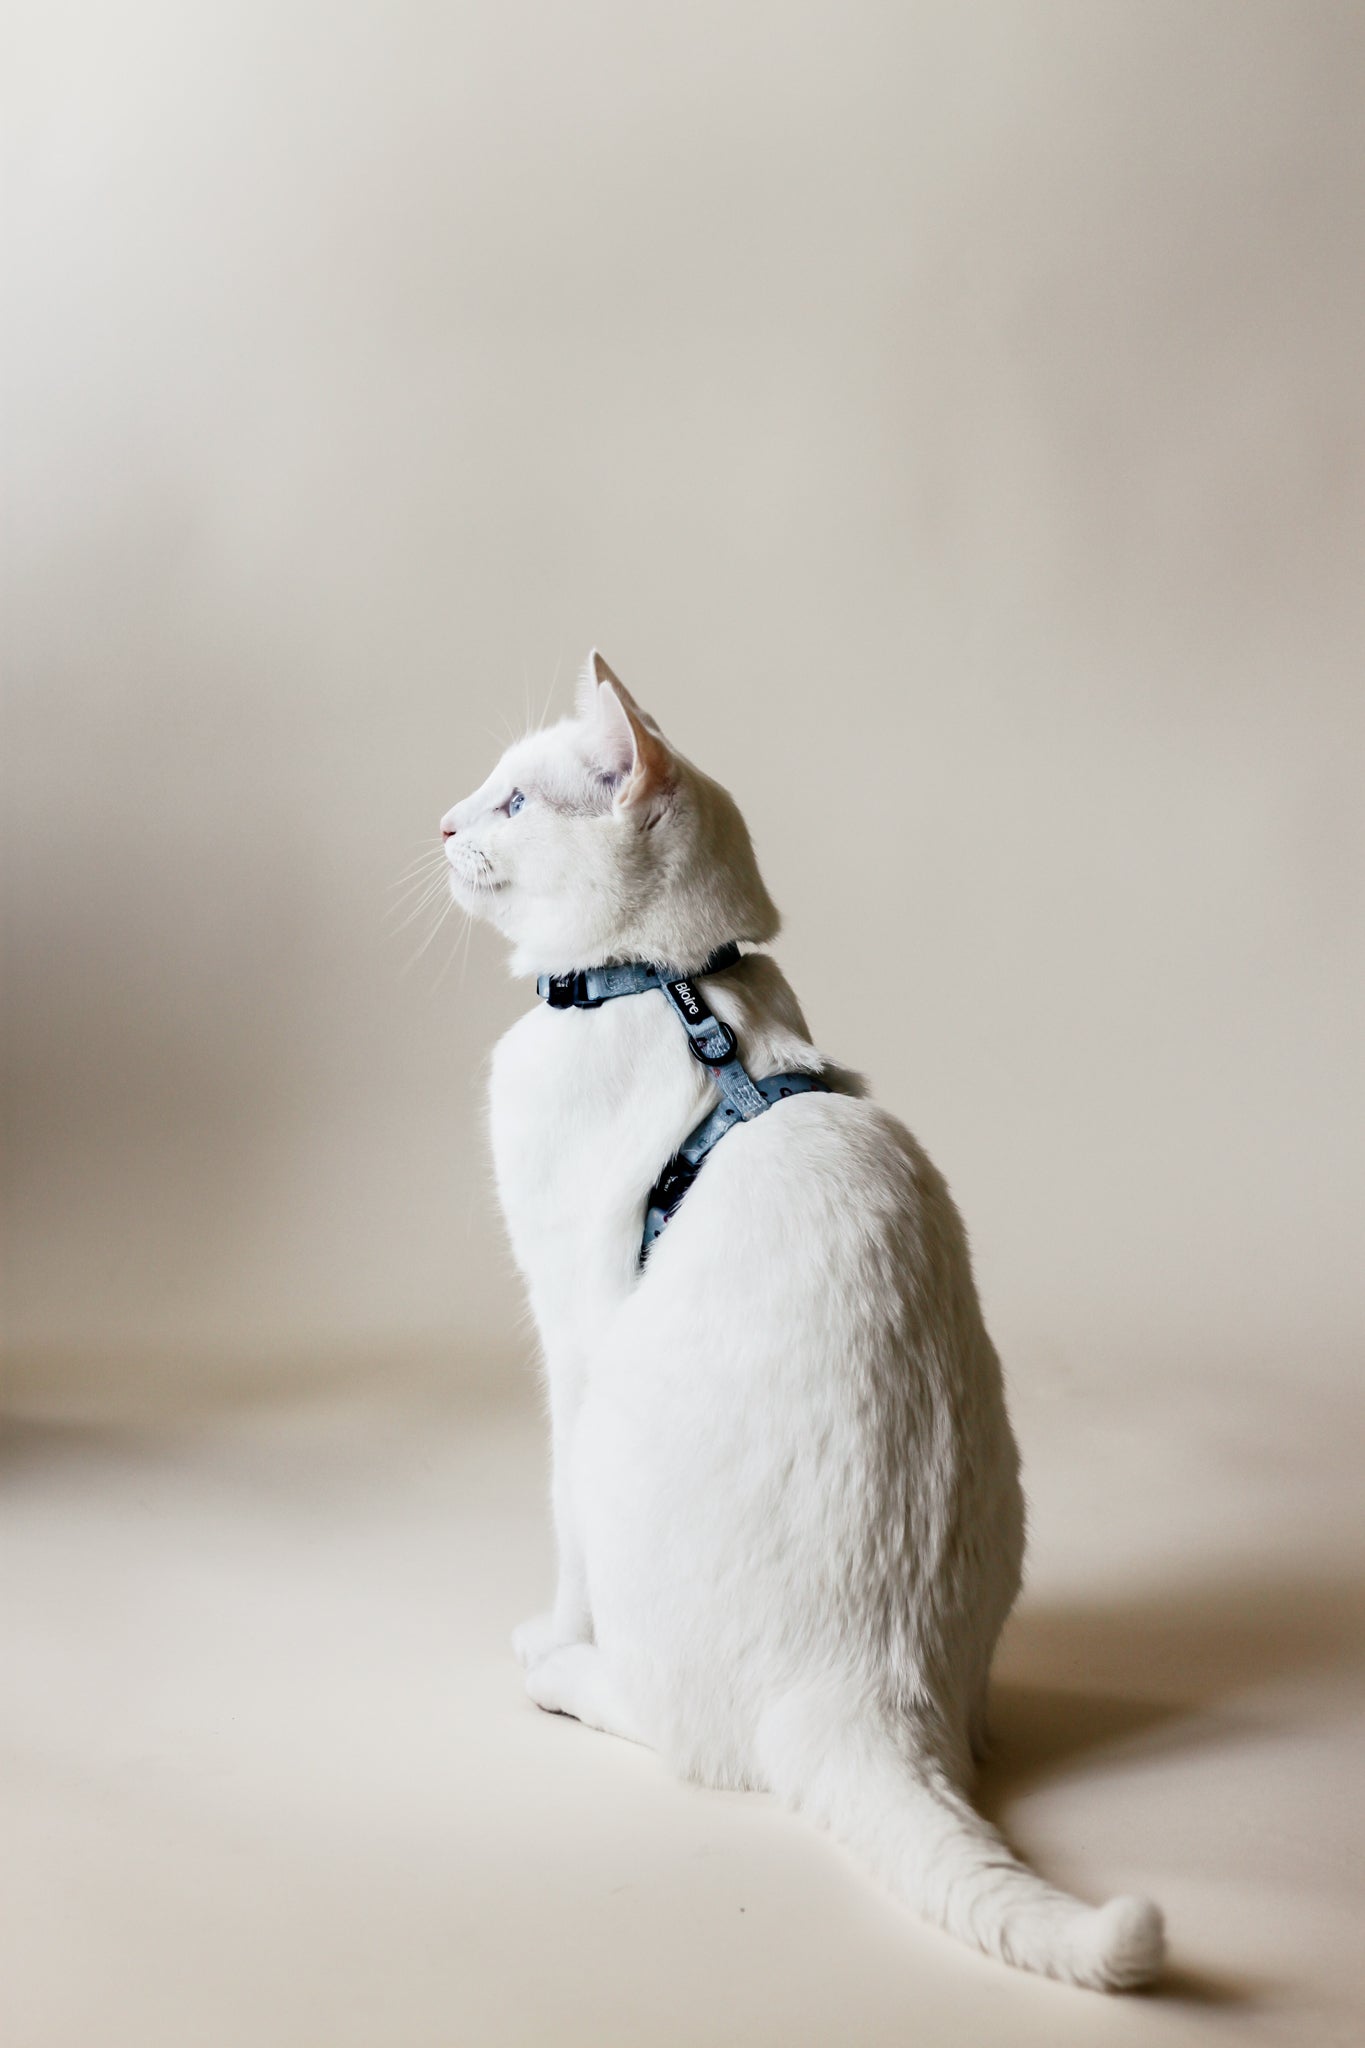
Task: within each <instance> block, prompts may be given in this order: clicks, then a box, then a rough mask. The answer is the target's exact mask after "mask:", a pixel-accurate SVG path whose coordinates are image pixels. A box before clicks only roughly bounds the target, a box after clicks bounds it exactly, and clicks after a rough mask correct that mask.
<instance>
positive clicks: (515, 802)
mask: <svg viewBox="0 0 1365 2048" xmlns="http://www.w3.org/2000/svg"><path fill="white" fill-rule="evenodd" d="M525 801H526V799H525V797H524V796H523V795H522V793H521V791H520V790H519V789H514V790H513V791H512V794H511V795H510V796H509V797H508V799H507V802H506V803H505V804H504V805H503V809H504V810H505V811H506V813H507V815H508V817H509V818H515V816H516V815H517V812H518V811H519V810H520V809H521V807H522V805H523V804H524V803H525Z"/></svg>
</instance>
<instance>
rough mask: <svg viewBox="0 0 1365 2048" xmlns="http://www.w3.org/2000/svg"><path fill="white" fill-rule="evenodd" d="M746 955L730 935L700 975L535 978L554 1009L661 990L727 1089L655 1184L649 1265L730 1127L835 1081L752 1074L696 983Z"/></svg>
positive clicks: (663, 972) (645, 965)
mask: <svg viewBox="0 0 1365 2048" xmlns="http://www.w3.org/2000/svg"><path fill="white" fill-rule="evenodd" d="M739 958H740V951H739V947H738V946H737V945H735V944H734V942H733V941H731V943H730V944H729V945H726V946H721V947H719V948H718V949H717V951H716V952H714V953H713V954H712V955H711V957H710V959H709V960H708V961H706V962H705V964H704V965H703V966H702V967H700V968H698V970H697V972H696V974H695V975H690V974H689V975H681V976H678V977H677V978H673V979H670V977H669V975H668V972H667V969H665V968H663V967H654V966H651V965H650V963H649V962H648V961H644V960H633V961H630V962H629V963H628V964H627V965H625V966H622V967H581V968H579V970H578V972H577V973H576V974H542V975H541V976H540V978H539V980H538V981H537V982H536V994H537V995H538V996H540V997H541V999H542V1000H543V1001H544V1002H547V1003H548V1004H549V1006H550V1008H551V1009H552V1010H595V1009H597V1008H598V1006H599V1005H600V1004H602V1003H607V1002H610V1001H612V999H613V998H614V997H616V996H636V995H642V994H643V993H644V991H645V990H646V989H650V988H657V989H662V990H663V993H664V995H665V996H666V997H667V998H668V1001H669V1004H670V1006H671V1007H672V1009H673V1012H674V1014H675V1016H676V1017H677V1018H678V1019H679V1021H680V1023H681V1024H682V1027H683V1030H684V1031H685V1032H686V1033H687V1046H688V1050H689V1052H690V1053H691V1054H692V1057H693V1058H694V1059H695V1060H697V1061H699V1062H700V1064H701V1065H702V1066H704V1067H707V1068H709V1069H710V1073H711V1078H712V1080H713V1081H714V1082H715V1084H716V1086H717V1088H719V1090H720V1101H719V1102H718V1103H717V1104H716V1107H715V1108H714V1109H713V1110H712V1111H711V1112H710V1114H709V1115H708V1116H705V1117H703V1118H702V1120H701V1122H700V1123H699V1124H698V1125H697V1127H696V1129H695V1130H694V1131H692V1132H691V1133H690V1134H689V1135H688V1136H687V1137H686V1138H684V1139H683V1142H682V1144H681V1145H679V1147H678V1149H677V1151H676V1152H675V1153H674V1154H673V1157H672V1158H671V1159H670V1160H669V1162H668V1164H667V1165H666V1166H665V1167H664V1170H663V1172H662V1173H661V1174H660V1175H659V1178H658V1179H657V1180H656V1181H655V1183H654V1186H653V1187H652V1188H651V1189H650V1192H649V1200H648V1202H647V1203H646V1204H645V1227H644V1234H643V1237H642V1238H641V1242H640V1264H641V1265H642V1266H643V1265H644V1262H645V1260H646V1259H647V1258H648V1256H649V1248H650V1246H651V1245H652V1244H653V1242H654V1240H655V1238H656V1237H658V1236H660V1234H661V1233H662V1231H663V1229H664V1227H665V1225H666V1224H667V1223H669V1221H670V1220H671V1219H672V1217H673V1216H674V1215H675V1214H676V1212H677V1210H678V1207H679V1205H680V1204H681V1202H682V1198H683V1196H684V1195H685V1194H686V1193H687V1191H688V1189H689V1188H690V1187H691V1185H692V1183H693V1181H694V1180H695V1179H696V1177H697V1175H698V1174H699V1173H700V1172H701V1169H702V1166H703V1165H704V1163H705V1161H706V1157H707V1154H708V1153H709V1152H711V1151H712V1149H713V1148H714V1147H715V1146H717V1145H718V1144H719V1143H720V1141H721V1139H722V1138H723V1137H724V1136H725V1133H726V1132H727V1131H728V1130H731V1129H733V1127H734V1126H735V1124H737V1123H751V1122H752V1121H753V1119H754V1118H755V1117H756V1116H762V1114H763V1112H764V1110H765V1109H771V1108H772V1107H773V1105H774V1104H775V1103H778V1102H783V1101H785V1100H786V1098H787V1096H789V1095H807V1094H809V1093H810V1092H811V1091H812V1090H822V1091H827V1090H828V1086H829V1084H828V1082H827V1081H825V1080H823V1079H822V1078H821V1076H820V1075H819V1074H768V1075H765V1076H764V1078H763V1079H762V1080H761V1081H755V1080H754V1079H753V1077H752V1075H750V1074H749V1073H748V1071H747V1070H746V1068H745V1066H744V1062H743V1061H742V1060H741V1059H740V1056H739V1046H738V1044H737V1042H736V1039H735V1034H734V1032H733V1031H732V1030H731V1029H730V1027H729V1025H728V1024H722V1023H721V1021H720V1019H719V1017H717V1016H715V1015H714V1014H713V1012H712V1011H711V1009H710V1008H709V1006H708V1005H707V1003H706V1001H705V998H704V997H703V996H702V993H701V991H700V989H699V988H698V987H697V983H698V981H700V980H701V978H702V976H703V975H706V974H724V972H725V971H726V969H727V968H729V967H733V966H734V965H735V963H736V962H737V961H738V959H739Z"/></svg>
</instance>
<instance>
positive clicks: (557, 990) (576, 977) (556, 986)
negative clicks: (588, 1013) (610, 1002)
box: [545, 967, 605, 1010]
mask: <svg viewBox="0 0 1365 2048" xmlns="http://www.w3.org/2000/svg"><path fill="white" fill-rule="evenodd" d="M545 1000H546V1002H547V1003H548V1004H549V1006H550V1008H551V1009H552V1010H600V1009H601V1007H602V1004H603V1001H604V1000H605V998H603V997H602V996H590V995H589V994H588V970H587V969H586V967H580V968H579V970H578V972H577V973H576V974H552V975H551V976H550V977H549V983H548V986H547V988H546V991H545Z"/></svg>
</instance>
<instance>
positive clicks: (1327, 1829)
mask: <svg viewBox="0 0 1365 2048" xmlns="http://www.w3.org/2000/svg"><path fill="white" fill-rule="evenodd" d="M185 1384H189V1382H187V1381H185V1380H184V1379H183V1376H182V1377H181V1378H180V1379H177V1377H176V1375H175V1374H173V1373H172V1374H169V1375H168V1374H166V1373H162V1374H161V1375H150V1376H149V1377H147V1378H146V1379H145V1380H144V1381H139V1380H137V1379H131V1380H130V1379H129V1378H127V1377H126V1376H122V1375H114V1376H111V1377H106V1378H104V1379H103V1380H95V1379H91V1378H86V1379H85V1380H82V1379H81V1378H80V1377H79V1376H75V1377H73V1376H66V1377H62V1376H54V1375H53V1374H52V1373H51V1372H50V1371H49V1372H47V1373H45V1374H37V1373H34V1374H27V1375H25V1374H22V1373H17V1374H16V1375H14V1376H13V1378H12V1383H11V1387H10V1392H9V1399H8V1407H9V1410H10V1415H9V1419H8V1422H7V1425H6V1428H5V1432H4V1436H3V1440H2V1441H3V1463H2V1465H0V1476H2V1478H3V1486H2V1488H0V1602H2V1603H3V1642H4V1653H3V1654H4V1669H3V1674H0V1770H2V1771H3V1801H4V1819H3V1835H2V1836H0V1839H3V1843H4V1855H3V1859H2V1861H3V1868H4V1875H5V1896H4V1899H3V1901H0V2039H3V2041H4V2043H5V2044H6V2048H123V2044H125V2043H127V2044H129V2048H438V2044H439V2048H504V2044H506V2048H511V2044H517V2048H531V2044H542V2043H547V2044H548V2043H553V2044H556V2048H579V2044H582V2048H675V2044H677V2048H682V2044H686V2048H730V2044H734V2048H769V2044H771V2048H778V2044H781V2048H801V2044H812V2048H815V2044H821V2048H824V2044H830V2048H834V2044H840V2048H844V2044H881V2043H892V2042H895V2043H907V2042H910V2043H914V2044H916V2048H936V2044H940V2043H953V2044H957V2043H963V2044H971V2048H993V2044H997V2043H998V2044H1001V2048H1004V2044H1008V2048H1034V2044H1037V2048H1044V2044H1046V2048H1059V2044H1061V2048H1064V2044H1067V2043H1071V2042H1084V2043H1086V2044H1107V2043H1114V2044H1148V2043H1150V2044H1153V2048H1156V2044H1172V2048H1174V2044H1184V2043H1197V2042H1211V2043H1212V2042H1217V2041H1222V2040H1229V2041H1248V2042H1255V2041H1261V2042H1268V2043H1269V2042H1274V2043H1281V2042H1282V2043H1285V2044H1290V2043H1293V2044H1295V2048H1316V2044H1319V2043H1321V2044H1329V2043H1341V2044H1345V2043H1347V2042H1351V2043H1355V2042H1358V2041H1359V2040H1361V2039H1362V2038H1365V1998H1363V1997H1362V1989H1363V1987H1365V1938H1362V1929H1363V1928H1365V1896H1363V1894H1365V1856H1363V1855H1362V1846H1361V1845H1362V1841H1365V1825H1362V1823H1365V1814H1363V1813H1362V1810H1361V1809H1362V1769H1361V1765H1362V1753H1361V1745H1360V1732H1361V1718H1360V1706H1361V1701H1362V1658H1361V1620H1362V1592H1361V1556H1362V1553H1361V1544H1360V1536H1361V1511H1360V1495H1361V1489H1360V1486H1359V1479H1358V1468H1359V1462H1360V1448H1361V1446H1360V1428H1359V1408H1358V1404H1356V1403H1354V1402H1352V1401H1350V1400H1348V1399H1347V1397H1346V1396H1345V1395H1343V1394H1342V1393H1341V1392H1340V1391H1339V1388H1340V1381H1339V1380H1338V1381H1336V1382H1334V1381H1332V1380H1331V1379H1330V1378H1328V1377H1326V1376H1324V1377H1323V1379H1322V1381H1321V1383H1320V1384H1318V1383H1315V1382H1314V1381H1313V1379H1312V1378H1311V1376H1309V1377H1305V1376H1304V1374H1303V1373H1302V1371H1296V1372H1295V1373H1294V1374H1293V1375H1291V1374H1289V1373H1288V1372H1286V1373H1284V1374H1282V1375H1275V1374H1272V1373H1265V1374H1262V1375H1259V1376H1258V1375H1257V1374H1255V1373H1253V1372H1249V1371H1246V1370H1235V1371H1234V1370H1228V1371H1227V1372H1224V1373H1222V1374H1221V1375H1220V1374H1217V1373H1212V1372H1208V1371H1205V1370H1202V1369H1201V1370H1200V1371H1197V1372H1196V1371H1193V1370H1184V1371H1181V1372H1172V1373H1171V1374H1169V1375H1167V1376H1166V1377H1165V1379H1163V1378H1162V1376H1161V1375H1159V1374H1153V1373H1151V1372H1145V1373H1143V1374H1141V1375H1136V1374H1135V1375H1133V1376H1131V1377H1128V1376H1125V1375H1124V1374H1122V1373H1119V1372H1117V1371H1115V1372H1111V1373H1110V1374H1109V1376H1108V1377H1107V1378H1103V1379H1087V1378H1084V1377H1079V1376H1077V1375H1075V1374H1070V1375H1068V1374H1065V1373H1062V1372H1060V1371H1059V1372H1057V1373H1056V1374H1054V1375H1053V1376H1052V1377H1051V1378H1050V1379H1049V1378H1048V1376H1046V1375H1043V1376H1039V1375H1034V1376H1033V1378H1032V1380H1031V1383H1030V1385H1029V1386H1028V1387H1027V1388H1026V1389H1021V1388H1019V1387H1017V1386H1016V1388H1015V1389H1014V1407H1015V1412H1016V1417H1017V1421H1018V1425H1019V1429H1020V1435H1021V1438H1022V1440H1023V1444H1024V1450H1025V1459H1026V1467H1027V1474H1028V1481H1029V1492H1030V1496H1031V1500H1032V1504H1033V1548H1032V1553H1031V1571H1030V1579H1029V1585H1028V1588H1027V1591H1026V1594H1025V1596H1024V1598H1023V1600H1022V1602H1021V1605H1020V1609H1019V1611H1018V1613H1017V1615H1016V1617H1015V1619H1014V1621H1013V1622H1012V1623H1011V1626H1010V1629H1009V1632H1008V1634H1007V1638H1006V1642H1005V1645H1004V1648H1003V1651H1002V1655H1001V1658H1000V1662H999V1667H998V1668H999V1685H998V1707H997V1726H998V1739H999V1743H1000V1757H999V1761H998V1763H997V1764H996V1765H995V1766H994V1768H993V1770H992V1773H991V1775H990V1777H989V1779H988V1781H987V1783H986V1785H985V1787H984V1790H983V1800H984V1803H985V1804H986V1805H987V1807H988V1809H989V1810H990V1811H991V1812H992V1813H993V1814H994V1815H995V1816H996V1818H997V1819H999V1820H1000V1821H1001V1822H1002V1824H1003V1825H1004V1826H1005V1827H1006V1828H1007V1830H1008V1832H1009V1833H1010V1835H1011V1836H1012V1837H1013V1838H1014V1840H1015V1841H1016V1842H1017V1843H1018V1845H1019V1846H1020V1847H1021V1849H1023V1850H1024V1851H1025V1852H1026V1853H1027V1854H1028V1856H1029V1857H1030V1858H1031V1859H1032V1860H1033V1861H1034V1863H1035V1864H1036V1865H1037V1867H1038V1868H1039V1869H1040V1870H1042V1871H1043V1872H1045V1873H1046V1874H1047V1875H1048V1876H1050V1877H1052V1878H1054V1879H1057V1880H1058V1881H1061V1882H1063V1883H1065V1884H1067V1885H1069V1886H1070V1887H1072V1888H1073V1889H1075V1890H1076V1891H1078V1892H1080V1893H1083V1894H1084V1895H1086V1896H1087V1897H1091V1898H1095V1899H1099V1898H1101V1897H1104V1896H1107V1895H1109V1894H1111V1893H1113V1892H1115V1891H1120V1890H1135V1891H1146V1892H1150V1893H1151V1894H1152V1895H1153V1896H1154V1897H1156V1898H1157V1899H1159V1900H1160V1902H1161V1903H1162V1905H1163V1906H1164V1907H1165V1909H1166V1913H1167V1918H1168V1924H1169V1928H1170V1933H1171V1942H1172V1968H1171V1972H1170V1975H1169V1978H1168V1980H1167V1982H1166V1984H1165V1985H1164V1986H1163V1987H1162V1988H1161V1989H1160V1990H1159V1991H1158V1992H1156V1993H1153V1994H1147V1995H1143V1996H1140V1997H1136V1998H1128V1999H1112V2000H1105V1999H1102V1998H1100V1997H1098V1996H1096V1995H1095V1994H1093V1993H1084V1992H1078V1991H1074V1990H1070V1989H1067V1988H1064V1987H1060V1986H1057V1985H1053V1984H1049V1983H1045V1982H1041V1981H1038V1980H1034V1979H1029V1978H1025V1977H1022V1976H1019V1975H1017V1974H1015V1973H1013V1972H1010V1971H1007V1970H1005V1969H1004V1968H1003V1967H1001V1966H999V1965H996V1964H992V1963H989V1962H986V1961H984V1960H982V1959H981V1958H979V1957H976V1956H974V1955H971V1954H969V1953H967V1952H965V1951H964V1950H962V1949H960V1948H957V1947H955V1946H954V1945H953V1944H951V1943H950V1942H949V1941H947V1940H946V1939H944V1938H943V1937H941V1936H939V1935H936V1934H934V1933H933V1932H931V1931H928V1930H926V1929H924V1928H922V1927H920V1926H918V1925H917V1924H916V1923H915V1922H914V1921H913V1920H912V1919H910V1918H909V1917H908V1916H907V1915H906V1914H905V1913H904V1912H902V1911H901V1910H899V1909H898V1908H897V1907H895V1906H894V1905H892V1904H891V1903H890V1902H889V1901H887V1900H886V1899H884V1898H883V1897H882V1896H881V1895H880V1894H879V1893H878V1892H877V1890H876V1889H875V1888H874V1886H873V1885H872V1884H871V1883H870V1881H868V1880H865V1879H864V1878H863V1877H862V1876H861V1874H860V1873H859V1872H857V1871H856V1870H855V1869H854V1868H853V1867H852V1865H851V1864H850V1863H848V1862H847V1861H846V1860H845V1858H844V1857H843V1856H842V1854H840V1853H839V1852H838V1851H837V1850H835V1849H834V1848H833V1847H831V1845H830V1844H829V1843H828V1842H827V1841H824V1840H822V1839H820V1838H819V1837H818V1836H817V1835H816V1834H814V1833H813V1832H810V1831H809V1830H807V1829H805V1828H804V1827H803V1826H802V1825H801V1824H800V1823H799V1822H797V1821H795V1820H792V1819H790V1818H788V1817H787V1816H786V1815H784V1814H783V1813H781V1812H780V1811H778V1810H777V1809H776V1808H775V1806H774V1805H773V1804H772V1802H770V1801H768V1800H766V1799H760V1798H757V1797H752V1796H748V1797H746V1796H742V1795H734V1796H722V1795H717V1794H713V1793H705V1792H702V1791H698V1790H695V1789H692V1788H689V1787H686V1786H683V1785H680V1784H677V1783H675V1782H673V1781H672V1780H670V1778H669V1777H668V1776H667V1775H666V1774H665V1772H664V1771H663V1769H662V1768H661V1766H660V1765H659V1764H658V1762H657V1761H656V1760H655V1759H654V1758H653V1757H652V1756H650V1755H649V1754H647V1753H646V1752H644V1751H641V1750H638V1749H633V1748H631V1747H629V1746H627V1745H626V1744H623V1743H619V1742H615V1741H612V1740H609V1739H608V1738H606V1737H603V1736H600V1735H596V1734H591V1733H589V1732H588V1731H586V1730H584V1729H582V1728H580V1727H578V1726H577V1724H575V1723H572V1722H569V1721H566V1720H563V1719H558V1718H553V1717H549V1716H546V1715H542V1714H540V1713H538V1712H537V1711H536V1710H535V1709H534V1708H533V1707H532V1706H531V1705H530V1704H529V1703H528V1702H527V1701H526V1700H525V1698H524V1696H523V1694H522V1691H521V1684H520V1677H519V1674H518V1672H517V1670H516V1668H515V1666H514V1664H513V1663H512V1660H511V1658H510V1655H509V1653H508V1650H507V1647H506V1638H507V1633H508V1630H509V1628H510V1627H511V1625H512V1624H513V1623H514V1622H515V1621H517V1620H519V1619H520V1618H521V1617H522V1616H523V1614H525V1613H526V1612H528V1611H530V1610H532V1609H533V1608H535V1607H537V1606H538V1605H540V1604H541V1602H542V1597H543V1594H544V1592H545V1590H546V1582H547V1575H548V1544H547V1539H546V1536H545V1531H544V1520H543V1514H542V1507H541V1484H542V1482H541V1459H542V1450H541V1443H540V1432H539V1423H538V1418H537V1414H536V1410H535V1405H534V1401H533V1399H532V1398H531V1396H530V1394H529V1391H528V1387H527V1383H526V1375H525V1372H524V1370H521V1369H519V1370H518V1371H516V1372H513V1373H510V1374H509V1376H508V1385H509V1388H510V1391H509V1392H507V1393H506V1394H504V1395H501V1396H492V1395H488V1394H482V1395H477V1394H467V1395H463V1396H460V1395H457V1394H453V1393H450V1392H448V1391H443V1390H442V1376H441V1374H440V1373H439V1371H433V1370H431V1369H427V1370H425V1371H422V1370H412V1369H407V1368H403V1369H398V1368H396V1367H391V1368H387V1369H386V1370H385V1371H384V1372H382V1373H380V1372H377V1371H376V1372H375V1373H374V1374H373V1375H370V1376H368V1377H367V1376H366V1375H358V1374H357V1375H338V1376H335V1377H333V1378H332V1379H331V1380H330V1381H329V1382H328V1383H327V1384H326V1385H325V1386H324V1385H322V1384H321V1383H320V1382H319V1381H318V1379H317V1377H316V1376H313V1377H311V1378H306V1379H301V1380H300V1381H299V1383H298V1385H297V1389H296V1391H295V1392H293V1393H287V1392H285V1391H282V1387H281V1385H280V1383H278V1382H276V1383H274V1384H270V1383H267V1382H262V1384H261V1387H260V1389H259V1392H258V1393H257V1394H254V1395H253V1393H252V1392H251V1390H250V1388H249V1387H248V1388H243V1387H241V1386H236V1387H234V1388H233V1389H232V1391H231V1393H230V1395H229V1394H228V1393H227V1392H224V1391H223V1390H222V1389H221V1388H220V1389H219V1390H218V1391H217V1392H215V1391H214V1390H213V1387H212V1385H211V1384H210V1385H209V1386H208V1387H207V1388H203V1387H201V1390H200V1391H199V1393H197V1394H196V1395H195V1397H194V1398H193V1399H190V1398H189V1397H188V1396H187V1395H186V1394H185V1393H184V1391H183V1388H184V1385H185ZM1334 1386H1335V1387H1336V1388H1337V1391H1334Z"/></svg>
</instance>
